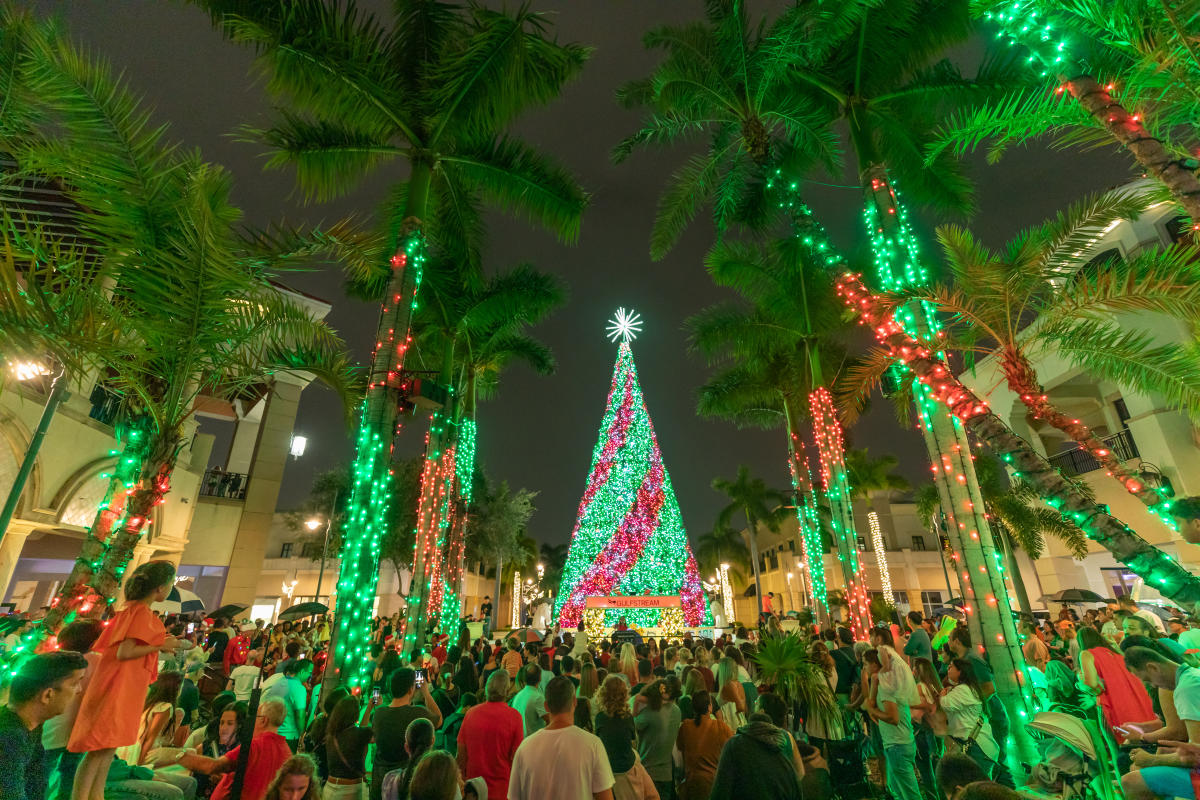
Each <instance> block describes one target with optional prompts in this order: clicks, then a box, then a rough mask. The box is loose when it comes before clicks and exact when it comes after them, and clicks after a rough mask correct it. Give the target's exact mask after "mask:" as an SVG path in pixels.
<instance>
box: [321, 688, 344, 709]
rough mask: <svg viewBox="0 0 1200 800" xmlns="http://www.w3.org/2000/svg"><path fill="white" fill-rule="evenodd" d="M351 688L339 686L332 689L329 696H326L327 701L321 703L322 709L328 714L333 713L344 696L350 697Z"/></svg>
mask: <svg viewBox="0 0 1200 800" xmlns="http://www.w3.org/2000/svg"><path fill="white" fill-rule="evenodd" d="M349 696H350V690H349V689H347V688H346V687H345V686H339V687H337V688H336V689H331V690H330V692H329V696H328V697H326V698H325V702H323V703H321V710H323V711H324V712H325V713H326V714H332V713H333V709H334V708H336V707H337V704H338V703H340V702H341V700H342V698H343V697H349Z"/></svg>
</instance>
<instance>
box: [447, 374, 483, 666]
mask: <svg viewBox="0 0 1200 800" xmlns="http://www.w3.org/2000/svg"><path fill="white" fill-rule="evenodd" d="M467 393H468V397H470V396H471V395H472V394H473V387H468V390H467ZM468 402H469V401H468ZM473 414H474V412H473V405H472V409H468V410H467V412H466V413H465V414H464V416H463V419H462V420H461V421H460V422H459V426H458V436H457V438H458V445H457V451H458V452H457V454H456V456H455V462H454V467H455V468H454V491H453V495H452V500H451V503H452V512H453V515H454V517H453V521H452V523H451V527H450V537H449V540H448V542H447V544H446V559H445V560H446V577H445V587H444V588H443V597H444V599H443V601H442V613H441V629H442V632H443V633H448V634H449V635H450V645H451V646H453V645H454V644H455V643H457V641H458V630H459V625H458V621H459V619H460V618H461V615H462V613H461V612H462V594H461V590H462V586H461V584H462V576H463V572H464V571H465V568H466V553H467V548H466V544H467V524H468V515H467V511H468V509H469V508H470V506H471V501H472V499H473V497H472V488H473V484H474V478H475V475H474V473H475V419H474V416H473Z"/></svg>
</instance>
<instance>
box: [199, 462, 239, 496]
mask: <svg viewBox="0 0 1200 800" xmlns="http://www.w3.org/2000/svg"><path fill="white" fill-rule="evenodd" d="M249 482H250V476H249V475H247V474H246V473H244V472H226V471H225V470H223V469H220V468H219V467H218V468H214V469H210V470H209V471H208V472H205V473H204V480H203V481H201V482H200V494H201V495H202V496H205V497H228V498H229V499H230V500H245V499H246V484H248V483H249Z"/></svg>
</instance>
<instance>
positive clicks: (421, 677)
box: [417, 669, 425, 689]
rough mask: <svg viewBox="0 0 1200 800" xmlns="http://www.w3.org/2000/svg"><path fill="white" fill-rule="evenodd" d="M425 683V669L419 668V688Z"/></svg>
mask: <svg viewBox="0 0 1200 800" xmlns="http://www.w3.org/2000/svg"><path fill="white" fill-rule="evenodd" d="M424 685H425V670H423V669H419V670H417V688H418V689H419V688H421V687H422V686H424Z"/></svg>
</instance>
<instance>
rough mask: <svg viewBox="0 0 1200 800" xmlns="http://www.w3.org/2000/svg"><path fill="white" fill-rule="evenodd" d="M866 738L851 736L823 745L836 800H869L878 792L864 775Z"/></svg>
mask: <svg viewBox="0 0 1200 800" xmlns="http://www.w3.org/2000/svg"><path fill="white" fill-rule="evenodd" d="M867 741H868V740H867V738H866V737H865V736H852V737H850V738H847V739H830V740H828V741H826V742H825V745H826V749H827V754H826V761H827V763H828V764H829V775H830V777H831V778H832V779H833V791H834V796H835V797H836V798H837V800H869V799H870V798H875V797H878V796H879V790H878V788H877V787H876V785H875V784H874V783H872V782H871V780H870V778H869V776H868V774H867V758H868V754H867Z"/></svg>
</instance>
